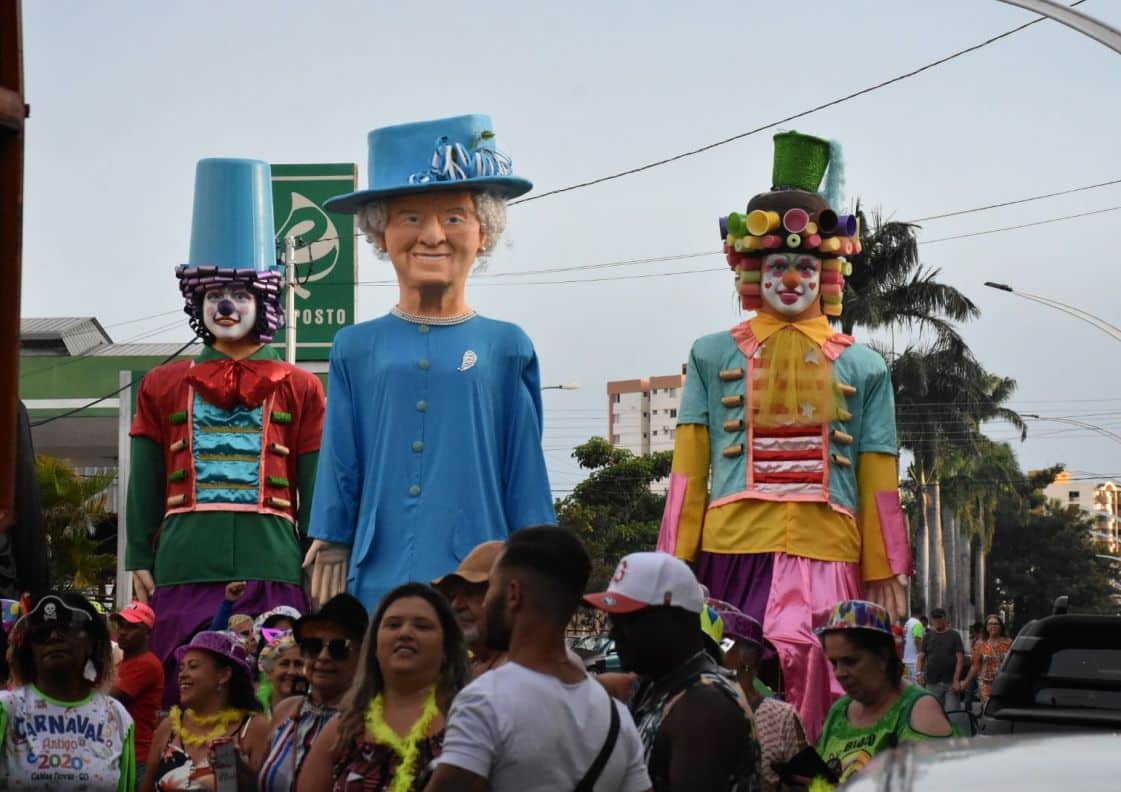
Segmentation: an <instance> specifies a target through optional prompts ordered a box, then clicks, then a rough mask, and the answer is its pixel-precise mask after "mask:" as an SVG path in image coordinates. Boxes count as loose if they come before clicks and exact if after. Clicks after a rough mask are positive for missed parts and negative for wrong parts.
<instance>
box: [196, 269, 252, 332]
mask: <svg viewBox="0 0 1121 792" xmlns="http://www.w3.org/2000/svg"><path fill="white" fill-rule="evenodd" d="M202 321H203V324H205V325H206V329H207V330H209V331H210V332H211V333H212V334H213V335H214V338H215V339H217V340H219V341H240V340H241V339H243V338H245V337H246V336H248V335H249V333H250V332H251V331H252V330H253V326H254V325H255V324H257V298H256V297H254V296H253V293H252V292H250V291H249V289H248V288H246V287H245V286H244V285H242V284H240V283H233V284H230V285H229V286H219V287H216V288H213V289H208V290H207V292H206V294H205V296H204V297H203V299H202Z"/></svg>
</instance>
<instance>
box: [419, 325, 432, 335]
mask: <svg viewBox="0 0 1121 792" xmlns="http://www.w3.org/2000/svg"><path fill="white" fill-rule="evenodd" d="M431 329H432V328H431V327H429V326H428V325H417V328H416V331H417V332H418V333H420V334H421V335H428V331H429V330H431Z"/></svg>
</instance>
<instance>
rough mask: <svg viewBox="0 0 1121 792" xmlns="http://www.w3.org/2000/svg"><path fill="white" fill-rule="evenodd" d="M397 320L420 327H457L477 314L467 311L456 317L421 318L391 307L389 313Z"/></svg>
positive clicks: (418, 315)
mask: <svg viewBox="0 0 1121 792" xmlns="http://www.w3.org/2000/svg"><path fill="white" fill-rule="evenodd" d="M390 313H392V314H393V315H394V316H396V317H397V318H398V319H404V320H405V321H406V322H411V323H413V324H420V325H441V326H444V325H457V324H463V323H464V322H466V321H467V320H468V319H474V318H475V317H476V316H478V314H477V313H476V312H475V311H474V310H469V311H467V312H466V313H461V314H459V315H458V316H421V315H420V314H412V313H407V312H405V311H402V310H401V309H400V308H398V307H397V306H393V309H392V310H391V311H390Z"/></svg>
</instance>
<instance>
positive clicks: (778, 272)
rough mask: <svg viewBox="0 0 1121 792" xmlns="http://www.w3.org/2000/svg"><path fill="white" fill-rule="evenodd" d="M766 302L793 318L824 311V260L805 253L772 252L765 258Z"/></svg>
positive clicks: (764, 294)
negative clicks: (822, 287)
mask: <svg viewBox="0 0 1121 792" xmlns="http://www.w3.org/2000/svg"><path fill="white" fill-rule="evenodd" d="M762 286H763V288H762V292H763V305H764V306H765V307H766V308H768V309H769V312H771V313H774V314H777V315H778V316H781V317H782V318H784V319H788V320H790V321H799V320H801V319H810V318H812V317H814V316H818V315H819V314H820V313H821V304H820V302H819V297H820V295H821V260H820V259H818V258H817V256H810V255H807V254H805V253H772V254H771V255H769V256H767V257H766V258H765V259H764V260H763V283H762Z"/></svg>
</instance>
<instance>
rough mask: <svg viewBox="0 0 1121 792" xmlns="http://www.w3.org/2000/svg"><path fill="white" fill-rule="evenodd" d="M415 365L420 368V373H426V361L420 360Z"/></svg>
mask: <svg viewBox="0 0 1121 792" xmlns="http://www.w3.org/2000/svg"><path fill="white" fill-rule="evenodd" d="M417 365H418V366H420V370H421V371H428V361H427V360H424V359H423V358H422V359H421V360H419V361H418V362H417Z"/></svg>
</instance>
